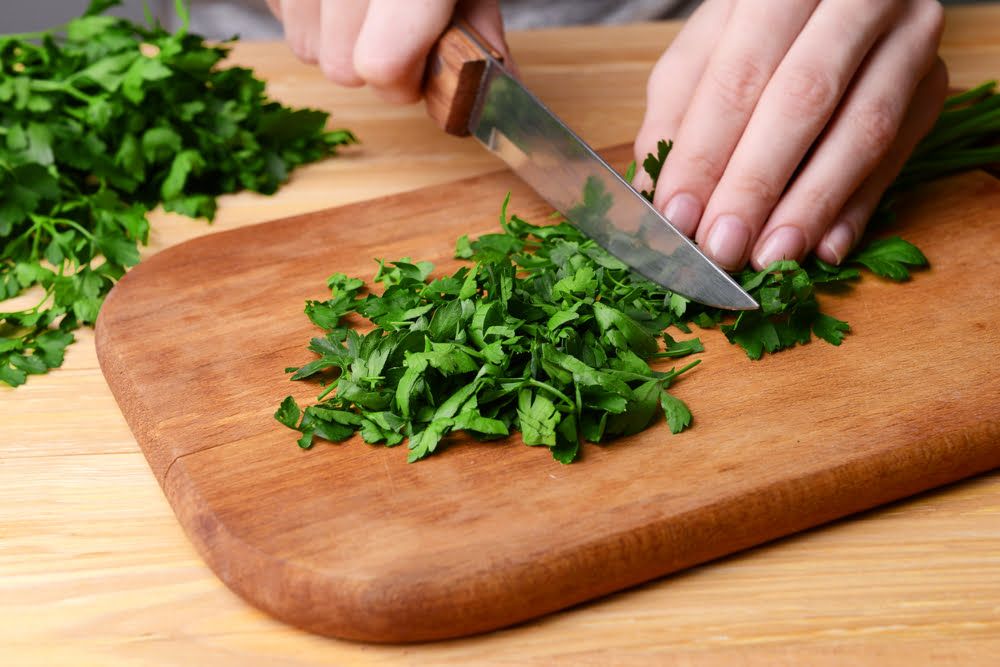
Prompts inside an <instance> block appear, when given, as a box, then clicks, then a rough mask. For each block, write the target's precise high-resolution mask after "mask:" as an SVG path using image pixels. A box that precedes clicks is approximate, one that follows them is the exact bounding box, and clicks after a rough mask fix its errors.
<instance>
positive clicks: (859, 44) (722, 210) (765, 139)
mask: <svg viewBox="0 0 1000 667" xmlns="http://www.w3.org/2000/svg"><path fill="white" fill-rule="evenodd" d="M858 1H859V2H861V4H858V2H854V1H853V0H852V1H851V2H848V1H846V0H841V1H840V2H835V3H821V4H820V5H819V7H817V9H816V11H815V13H814V14H813V16H812V17H810V20H809V22H808V23H807V24H806V26H805V28H803V30H802V33H801V35H799V38H798V39H796V41H795V43H794V44H793V45H792V47H791V49H790V50H789V51H788V54H787V56H786V57H785V58H784V59H783V60H782V62H781V65H780V66H779V67H778V69H777V70H776V71H775V73H774V77H773V78H772V79H771V81H769V82H768V84H767V88H766V89H765V91H764V93H763V94H762V95H761V98H760V101H759V103H758V105H757V107H756V108H755V109H754V110H753V115H752V117H751V119H750V122H749V123H748V125H747V127H746V131H745V132H744V135H743V136H742V137H741V138H740V141H739V144H738V145H737V147H736V149H735V150H734V151H733V154H732V157H731V158H730V160H729V163H728V164H727V165H726V170H725V172H724V173H723V175H722V178H721V179H720V180H719V183H718V185H717V186H716V188H715V190H714V191H713V192H712V196H711V199H710V200H709V203H708V205H707V206H706V209H705V215H704V217H703V221H702V224H701V225H699V228H698V231H697V234H696V239H697V240H698V242H699V243H700V244H702V245H703V246H704V248H705V251H706V253H707V254H708V255H709V256H711V257H712V258H713V259H715V260H716V261H717V262H718V263H719V264H720V265H721V266H723V267H725V268H727V269H738V268H740V267H742V266H743V265H744V264H746V262H747V261H748V259H749V254H750V249H751V248H752V247H753V245H754V243H755V241H756V240H757V237H758V234H759V232H760V230H761V228H762V227H763V225H764V222H765V220H766V219H767V217H768V216H769V214H770V213H771V210H772V209H773V208H774V206H775V204H776V203H777V201H778V199H779V197H781V195H782V193H783V191H784V189H785V186H786V185H787V183H788V182H789V180H790V179H791V177H792V175H793V173H794V172H795V170H796V168H797V167H798V166H799V164H800V163H802V161H803V159H804V158H805V157H806V153H807V152H808V151H809V149H810V147H811V146H812V145H813V143H814V141H815V140H816V138H817V137H818V136H819V134H820V132H821V131H822V130H823V128H824V126H825V125H826V124H827V122H828V120H829V119H830V117H831V115H832V114H833V112H834V110H835V109H836V108H837V105H838V104H839V102H840V99H841V97H842V96H843V94H844V92H845V90H846V89H847V86H848V84H849V83H850V81H851V78H852V77H853V76H854V73H855V71H856V70H857V69H858V67H859V66H860V65H861V63H862V61H863V59H864V58H865V56H866V55H867V53H868V52H869V50H870V49H871V48H872V46H873V45H874V43H875V41H876V40H877V39H878V38H879V37H880V36H881V35H882V34H883V33H884V32H885V31H886V29H887V28H888V27H889V23H890V21H891V20H892V19H893V18H894V16H893V15H894V14H895V11H892V10H893V9H895V5H897V4H898V3H890V2H880V3H868V2H864V1H863V0H858ZM851 5H857V6H854V7H852V6H851ZM831 45H836V48H831ZM785 242H787V243H789V244H791V243H794V242H796V239H792V238H787V239H785Z"/></svg>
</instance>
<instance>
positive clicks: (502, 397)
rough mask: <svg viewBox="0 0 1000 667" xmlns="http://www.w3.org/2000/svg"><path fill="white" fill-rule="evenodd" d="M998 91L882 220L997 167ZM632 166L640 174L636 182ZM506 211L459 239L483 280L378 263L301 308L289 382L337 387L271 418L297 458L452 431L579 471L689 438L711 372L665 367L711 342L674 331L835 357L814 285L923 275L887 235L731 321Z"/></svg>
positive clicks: (756, 348)
mask: <svg viewBox="0 0 1000 667" xmlns="http://www.w3.org/2000/svg"><path fill="white" fill-rule="evenodd" d="M994 91H995V84H994V83H989V84H985V85H983V86H981V87H979V88H977V89H975V90H973V91H970V92H968V93H966V94H964V95H961V96H958V97H956V98H953V99H952V100H950V101H949V102H948V106H947V107H946V110H945V112H944V113H943V114H942V116H941V120H940V121H939V122H938V124H937V125H936V126H935V128H934V130H933V131H932V132H931V133H930V134H929V135H928V137H927V138H926V139H925V140H924V142H923V143H922V144H921V146H920V147H919V148H918V149H917V151H916V152H915V154H914V158H913V159H912V160H911V162H910V163H909V164H908V165H907V167H906V168H905V169H904V171H903V173H902V174H901V175H900V178H899V179H898V180H897V182H896V184H895V185H894V186H893V188H891V189H890V191H889V192H888V193H887V195H886V197H885V199H884V200H883V203H882V205H881V206H880V207H879V210H878V212H877V213H876V216H875V217H876V219H884V218H887V217H889V216H891V214H892V204H891V203H892V201H893V198H894V196H895V195H896V194H897V193H898V192H899V191H901V190H903V189H905V188H908V187H913V186H914V185H917V184H919V183H921V182H924V181H925V180H930V179H932V178H937V177H940V176H943V175H947V174H949V173H953V172H955V171H958V170H961V169H966V168H970V167H975V166H983V165H988V164H991V163H994V162H1000V148H997V147H996V146H995V145H994V146H992V147H987V148H983V147H981V144H982V143H983V141H984V140H986V139H988V138H989V137H991V136H992V135H993V134H995V133H996V132H997V131H998V130H1000V111H998V109H1000V96H998V95H996V94H995V92H994ZM670 148H671V144H670V143H669V142H665V141H663V142H660V143H659V145H658V146H657V153H656V154H651V155H649V156H648V157H647V158H646V160H645V161H644V163H643V168H644V169H645V170H646V172H647V173H648V174H649V175H650V177H651V179H652V180H653V182H654V183H655V181H656V177H657V175H658V174H659V172H660V169H661V168H662V166H663V163H664V161H665V160H666V158H667V156H668V154H669V152H670ZM635 169H636V166H635V165H634V164H633V165H631V166H630V167H629V169H628V171H627V173H626V177H627V178H628V179H629V180H631V178H632V177H633V176H634V174H635ZM642 194H643V195H644V196H646V197H647V198H649V199H652V197H653V193H652V192H643V193H642ZM604 199H605V197H604V196H603V193H602V192H601V191H600V189H599V188H598V187H596V186H595V185H594V184H592V183H591V184H588V186H587V187H586V188H585V189H584V192H583V194H582V198H581V203H580V205H579V206H578V207H577V208H576V209H575V210H574V212H573V214H571V217H573V215H602V214H603V211H604V209H605V208H606V202H605V201H604ZM508 200H509V197H508ZM507 205H508V201H504V204H503V207H502V209H501V214H500V226H501V232H500V233H496V234H486V235H483V236H480V237H479V238H478V239H475V240H470V239H468V238H467V237H462V238H460V239H459V240H458V242H457V244H456V256H457V257H459V258H462V259H466V260H470V261H471V262H472V266H471V268H469V267H463V268H461V269H459V270H458V271H457V272H455V273H454V274H452V275H451V276H445V277H441V278H432V277H431V272H432V271H433V265H431V264H430V263H427V262H416V263H414V262H413V261H411V260H410V259H409V258H403V259H401V260H399V261H397V262H391V263H388V264H386V263H385V262H383V261H381V260H380V261H379V270H378V272H377V273H376V275H375V278H374V280H375V282H378V283H382V284H383V285H384V287H385V289H384V291H383V293H382V294H381V295H376V294H372V293H367V294H364V291H365V285H364V281H362V280H360V279H357V278H349V277H347V276H346V275H343V274H335V275H333V276H332V277H331V278H330V279H329V281H328V286H329V287H330V289H331V290H332V292H333V296H332V298H331V299H329V300H327V301H309V302H307V304H306V314H307V315H308V316H309V318H310V319H311V320H312V322H313V323H314V324H316V325H317V326H318V327H320V328H321V329H323V330H324V331H325V334H324V335H323V336H320V337H316V338H313V339H312V341H311V343H310V345H309V349H310V350H311V351H312V352H313V353H314V354H315V355H316V357H317V358H316V359H314V360H313V361H311V362H309V363H308V364H306V365H305V366H302V367H301V368H290V369H287V370H288V372H292V373H294V374H293V375H292V379H293V380H302V379H305V378H309V377H313V376H317V375H319V376H321V377H324V378H329V379H330V381H329V383H328V384H327V385H326V388H325V389H324V391H323V392H322V394H321V395H320V396H319V399H318V400H319V402H318V403H317V404H315V405H311V406H308V407H306V408H305V409H302V408H300V406H299V405H298V404H297V403H296V402H295V400H294V399H293V398H292V397H291V396H289V397H287V398H286V399H285V400H284V401H283V402H282V404H281V406H280V407H279V409H278V411H277V412H276V413H275V418H276V419H277V420H278V421H279V422H281V423H282V424H284V425H285V426H287V427H289V428H291V429H293V430H296V431H298V432H299V433H300V435H301V437H300V438H299V445H300V446H301V447H303V448H309V447H311V446H312V444H313V442H314V440H315V438H317V437H319V438H322V439H325V440H329V441H334V442H337V441H342V440H346V439H348V438H350V437H351V436H353V435H354V434H355V433H358V432H360V434H361V436H362V438H363V439H364V440H365V442H368V443H371V444H375V443H383V444H385V445H386V446H389V447H393V446H396V445H399V444H401V443H402V442H403V440H404V439H406V438H409V443H408V448H409V457H408V460H409V461H411V462H412V461H416V460H419V459H421V458H424V457H425V456H427V455H429V454H431V453H433V452H435V451H436V450H437V449H438V447H439V445H440V443H441V441H442V440H443V439H444V438H445V437H446V436H447V435H448V434H449V433H452V432H455V431H465V432H467V433H469V434H471V435H473V436H475V437H477V438H482V439H489V438H499V437H503V436H506V435H508V434H509V433H511V432H513V431H520V433H521V437H522V439H523V441H524V443H525V444H527V445H533V446H535V445H540V446H545V447H548V448H549V450H550V451H551V453H552V456H553V457H554V458H555V459H556V460H558V461H560V462H563V463H569V462H572V461H573V460H574V459H576V458H577V456H578V455H579V452H580V447H579V443H580V441H581V439H582V440H587V441H590V442H604V441H606V440H607V439H609V438H612V437H614V436H619V435H629V434H633V433H637V432H639V431H641V430H643V429H645V428H648V427H649V426H650V425H652V424H653V423H655V422H656V421H657V414H658V413H659V412H661V411H662V412H663V413H664V415H665V418H666V421H667V424H668V426H669V428H670V430H671V432H672V433H678V432H679V431H681V430H683V429H684V428H686V427H687V426H688V425H690V423H691V413H690V411H689V410H688V408H687V406H686V405H685V404H684V403H683V402H682V401H680V400H679V399H677V398H676V397H674V396H672V395H671V394H670V393H668V391H667V389H668V388H669V386H670V384H671V382H673V381H674V380H675V379H676V378H677V376H679V375H680V374H682V373H684V372H686V371H688V370H690V369H691V368H693V367H694V366H695V365H696V364H697V363H698V362H697V361H695V362H692V363H688V364H687V365H685V366H683V367H681V368H679V369H678V368H671V369H670V370H658V369H659V367H660V366H661V364H662V360H663V359H668V358H674V357H683V356H686V355H689V354H692V353H696V352H701V351H702V350H703V348H702V344H701V341H700V339H698V338H691V339H688V340H684V341H676V340H674V338H673V337H672V336H671V335H670V334H669V333H668V332H667V329H668V328H671V327H673V328H676V329H678V330H680V331H682V332H685V333H690V332H691V328H690V325H691V324H692V323H693V324H696V325H698V326H699V327H701V328H705V329H708V328H713V327H716V326H719V327H720V329H721V330H722V332H723V333H724V334H725V336H726V338H728V340H729V341H730V342H732V343H734V344H737V345H739V346H740V347H742V348H743V349H744V351H745V352H746V353H747V356H749V357H750V358H751V359H758V358H760V357H761V356H762V355H763V354H764V353H765V352H776V351H778V350H782V349H786V348H789V347H792V346H795V345H800V344H804V343H808V342H809V341H810V340H811V339H812V337H813V336H814V335H815V336H817V337H819V338H821V339H823V340H825V341H827V342H828V343H831V344H833V345H839V344H840V343H841V341H842V340H843V337H844V335H845V334H846V333H847V332H848V331H849V329H850V327H849V326H848V324H847V323H846V322H843V321H841V320H839V319H837V318H835V317H832V316H829V315H826V314H824V313H822V312H821V310H820V307H819V302H818V300H817V293H818V292H819V291H821V290H822V289H824V288H825V287H828V286H830V285H834V284H838V283H844V282H845V281H852V280H856V279H858V278H859V277H860V271H859V270H858V267H863V268H866V269H868V270H870V271H872V272H873V273H875V274H877V275H879V276H882V277H885V278H888V279H891V280H896V281H902V280H906V279H908V278H909V275H910V273H909V271H910V268H912V267H922V266H926V264H927V259H926V258H925V257H924V255H923V254H922V253H921V252H920V250H918V249H917V248H916V247H915V246H913V245H912V244H910V243H908V242H906V241H904V240H902V239H900V238H897V237H892V238H887V239H882V240H877V241H874V242H872V243H870V244H868V245H867V246H865V247H863V248H861V249H859V250H858V251H856V252H855V253H853V254H852V255H851V256H850V257H849V258H848V259H847V261H846V262H845V263H844V266H841V267H837V266H832V265H830V264H826V263H824V262H822V261H820V260H817V259H815V258H813V259H811V260H809V261H807V262H806V263H805V264H804V265H800V264H799V263H797V262H794V261H780V262H776V263H774V264H773V265H771V266H769V267H767V268H766V269H765V270H763V271H752V270H746V271H743V272H742V273H740V274H739V275H737V276H736V277H737V280H739V281H740V282H741V283H742V285H743V287H744V288H745V289H746V290H748V291H749V292H750V294H751V295H752V296H753V297H754V298H755V299H756V300H757V301H758V303H760V305H761V308H760V309H759V310H756V311H745V312H742V313H740V314H739V315H738V316H737V317H736V318H735V319H732V317H731V313H728V312H727V311H723V310H720V309H717V308H711V307H707V306H703V305H700V304H697V303H693V302H691V301H689V300H688V299H686V298H684V297H683V296H681V295H679V294H674V293H672V292H670V291H669V290H666V289H664V288H662V287H660V286H659V285H656V284H654V283H652V282H650V281H648V280H646V279H644V278H642V277H640V276H637V275H636V274H634V273H632V272H631V271H630V270H629V269H628V267H627V266H626V265H625V264H623V263H622V262H620V261H619V260H618V259H616V258H615V257H614V256H612V255H611V254H609V253H607V252H606V251H604V250H603V249H602V248H600V247H599V246H597V245H596V244H595V243H594V242H593V241H591V240H590V239H588V238H587V237H586V236H584V235H583V234H582V233H581V232H580V231H579V230H578V229H577V228H576V227H574V226H573V225H570V224H568V223H566V222H559V223H556V224H551V225H543V226H539V225H533V224H531V223H529V222H526V221H525V220H522V219H521V218H519V217H517V216H516V215H510V216H509V215H508V213H507ZM874 222H877V220H876V221H874ZM351 313H357V314H358V315H361V316H362V317H365V318H367V319H368V320H370V321H371V322H372V323H373V324H374V325H375V328H374V330H372V331H371V332H370V333H367V334H364V335H361V334H358V333H357V332H356V331H354V330H353V329H351V328H349V327H347V326H345V325H343V324H342V322H343V318H344V317H345V316H347V315H349V314H351ZM661 341H662V342H661ZM334 391H336V393H335V394H334Z"/></svg>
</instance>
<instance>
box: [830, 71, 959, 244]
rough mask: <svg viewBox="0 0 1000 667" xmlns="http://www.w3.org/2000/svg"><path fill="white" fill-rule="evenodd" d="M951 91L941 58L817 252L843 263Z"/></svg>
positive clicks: (921, 84)
mask: <svg viewBox="0 0 1000 667" xmlns="http://www.w3.org/2000/svg"><path fill="white" fill-rule="evenodd" d="M947 95H948V71H947V70H946V69H945V66H944V63H943V62H941V60H940V59H937V60H936V61H935V62H934V64H933V65H932V67H931V71H930V72H929V73H928V74H927V76H925V77H924V79H923V80H922V81H921V82H920V84H919V85H918V86H917V88H916V93H915V96H914V97H915V99H916V100H918V101H919V103H917V104H914V105H913V106H912V107H910V110H909V111H908V112H907V114H906V116H905V117H904V119H903V122H902V124H901V125H900V128H899V133H898V134H897V135H896V138H895V140H894V141H893V143H892V145H891V146H890V147H889V149H888V151H886V153H885V156H884V157H883V159H882V161H881V162H880V163H879V164H878V166H877V167H876V168H875V170H874V171H873V172H872V173H871V174H870V175H869V176H868V178H867V179H865V181H864V182H863V183H862V184H861V187H859V188H858V189H857V190H856V191H855V192H854V193H853V194H852V195H851V197H850V198H849V199H848V200H847V203H846V204H845V205H844V206H843V208H842V209H841V210H840V212H839V213H837V215H836V217H835V218H834V220H833V222H832V224H830V226H829V227H828V228H827V229H826V230H825V232H823V234H822V237H821V238H820V240H819V244H818V245H817V246H816V255H817V256H818V257H819V258H820V259H822V260H823V261H825V262H830V263H831V264H840V263H841V262H842V261H843V260H844V258H845V257H846V256H847V254H848V253H849V252H850V251H851V248H853V247H854V246H855V245H856V244H857V242H858V241H859V240H860V239H861V235H862V234H863V233H864V230H865V225H866V224H867V223H868V220H869V219H871V216H872V214H873V213H874V212H875V208H876V206H878V203H879V200H880V199H881V198H882V194H883V193H884V192H885V191H886V189H888V187H889V186H890V185H891V184H892V182H893V180H895V178H896V176H897V175H898V174H899V172H900V170H901V169H902V168H903V165H904V164H905V163H906V160H907V158H908V157H909V156H910V153H912V152H913V149H914V148H915V147H916V145H917V143H919V141H920V140H921V139H922V138H923V137H924V135H926V134H927V132H929V131H930V129H931V127H932V126H933V125H934V122H935V121H936V120H937V117H938V114H939V113H940V112H941V107H942V106H943V105H944V100H945V98H946V97H947Z"/></svg>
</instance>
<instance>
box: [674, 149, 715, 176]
mask: <svg viewBox="0 0 1000 667" xmlns="http://www.w3.org/2000/svg"><path fill="white" fill-rule="evenodd" d="M678 162H682V163H683V164H684V166H683V167H682V168H681V169H680V170H679V171H680V172H681V173H685V174H688V175H691V176H694V177H696V178H699V179H707V180H711V181H713V182H714V181H718V180H719V178H720V177H721V176H722V172H723V171H724V170H725V167H726V165H725V163H724V162H723V161H722V160H720V159H719V158H718V157H716V156H714V155H712V154H711V153H704V152H696V153H691V154H690V155H686V156H684V158H683V160H678Z"/></svg>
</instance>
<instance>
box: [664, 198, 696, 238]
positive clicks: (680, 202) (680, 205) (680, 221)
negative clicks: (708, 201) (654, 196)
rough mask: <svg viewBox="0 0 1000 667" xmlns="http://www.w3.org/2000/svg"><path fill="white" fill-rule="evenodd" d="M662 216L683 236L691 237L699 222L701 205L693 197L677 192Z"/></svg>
mask: <svg viewBox="0 0 1000 667" xmlns="http://www.w3.org/2000/svg"><path fill="white" fill-rule="evenodd" d="M663 216H664V217H665V218H666V219H667V220H669V221H670V224H672V225H673V226H674V227H676V228H677V229H678V230H680V231H681V232H682V233H683V234H685V235H687V236H691V235H692V234H694V230H695V229H696V228H697V227H698V221H699V220H701V204H700V203H699V202H698V199H697V198H696V197H695V196H694V195H690V194H688V193H686V192H679V193H677V194H675V195H674V196H673V197H672V198H671V199H670V201H669V202H668V203H667V206H666V208H664V209H663Z"/></svg>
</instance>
